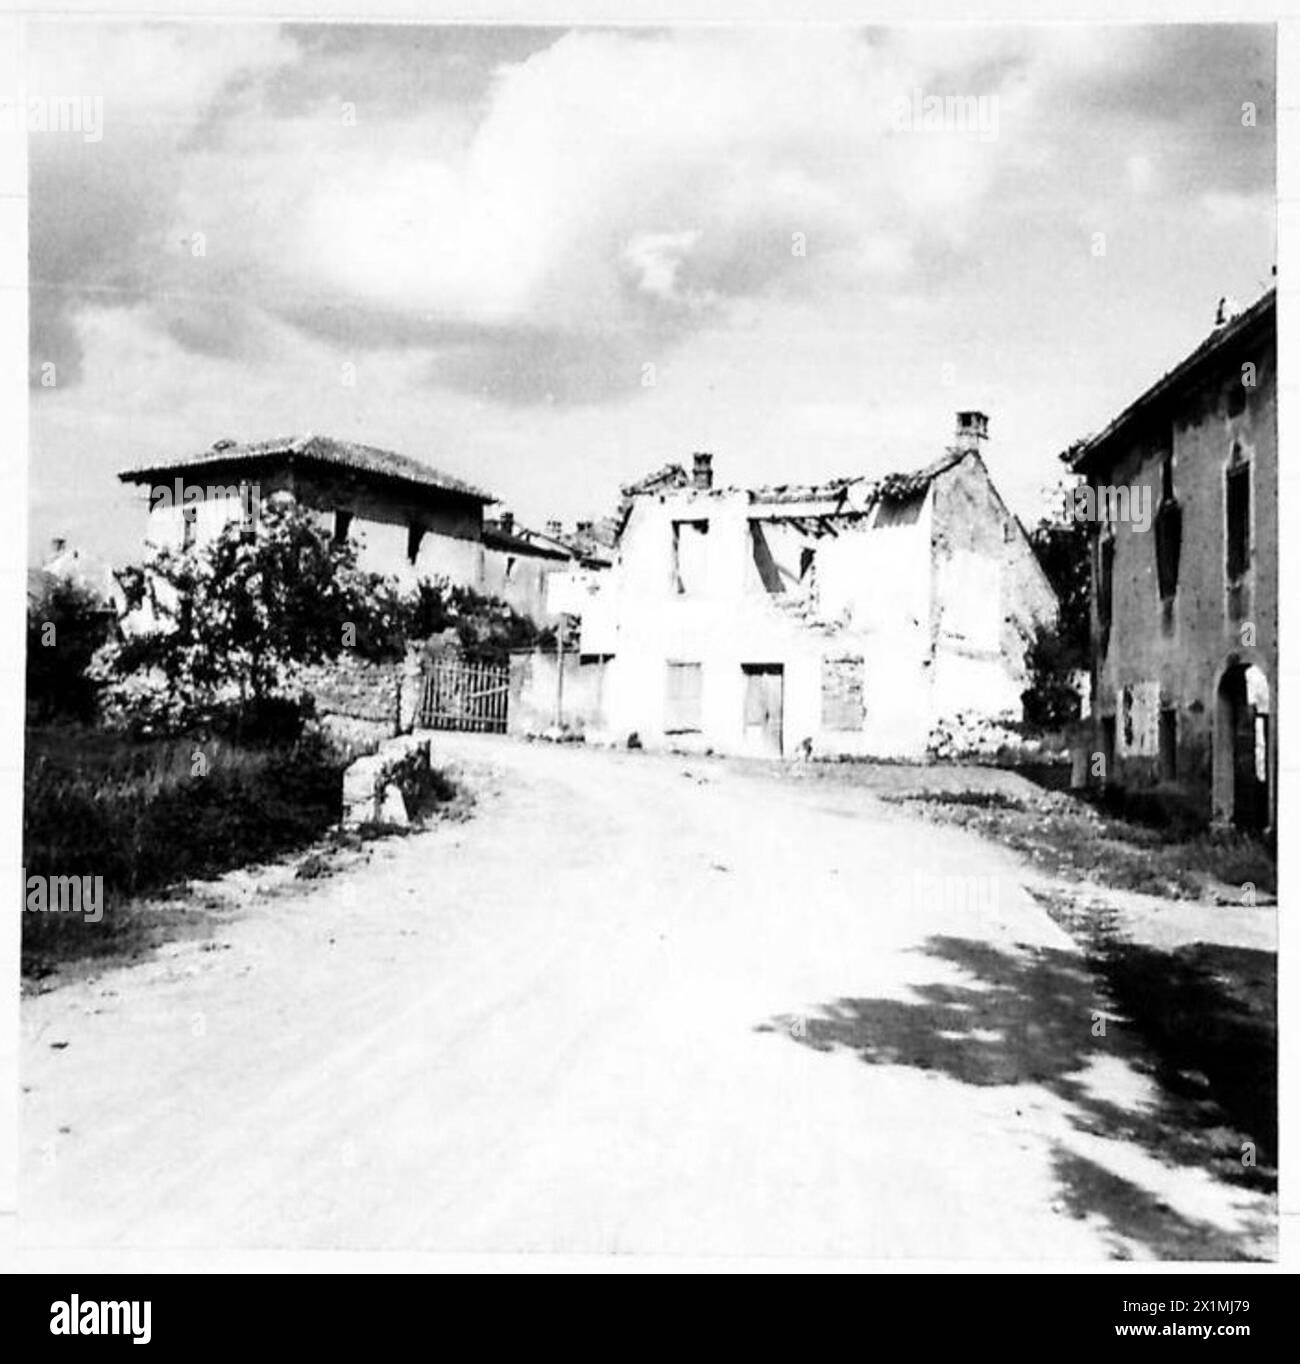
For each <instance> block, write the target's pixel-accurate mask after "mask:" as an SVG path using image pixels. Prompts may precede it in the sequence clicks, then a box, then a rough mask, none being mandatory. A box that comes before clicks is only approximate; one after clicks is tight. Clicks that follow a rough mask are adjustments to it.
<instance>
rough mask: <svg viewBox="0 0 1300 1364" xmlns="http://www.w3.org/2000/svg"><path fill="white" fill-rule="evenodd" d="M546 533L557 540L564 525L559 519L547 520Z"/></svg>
mask: <svg viewBox="0 0 1300 1364" xmlns="http://www.w3.org/2000/svg"><path fill="white" fill-rule="evenodd" d="M546 533H547V535H549V536H550V537H551V539H553V540H558V539H559V538H560V536H561V535H563V534H564V526H563V524H562V523H561V522H559V521H548V522H547V523H546Z"/></svg>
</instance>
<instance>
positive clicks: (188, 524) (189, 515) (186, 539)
mask: <svg viewBox="0 0 1300 1364" xmlns="http://www.w3.org/2000/svg"><path fill="white" fill-rule="evenodd" d="M198 515H199V509H198V508H197V507H196V506H195V505H194V504H193V503H192V502H191V503H190V505H189V506H188V507H186V508H185V510H184V511H183V512H182V513H181V517H182V520H183V521H184V523H185V529H184V530H183V532H182V539H181V546H182V548H184V549H189V547H190V546H191V545H192V544H193V543H194V524H195V522H196V521H197V519H198Z"/></svg>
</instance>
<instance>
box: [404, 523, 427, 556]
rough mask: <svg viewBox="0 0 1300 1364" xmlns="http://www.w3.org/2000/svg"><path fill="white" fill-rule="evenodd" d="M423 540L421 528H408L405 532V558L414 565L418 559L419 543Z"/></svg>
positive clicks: (422, 528)
mask: <svg viewBox="0 0 1300 1364" xmlns="http://www.w3.org/2000/svg"><path fill="white" fill-rule="evenodd" d="M423 539H424V527H423V526H409V527H407V531H406V557H407V559H408V561H409V562H411V563H414V562H415V561H416V559H418V558H419V557H420V541H421V540H423Z"/></svg>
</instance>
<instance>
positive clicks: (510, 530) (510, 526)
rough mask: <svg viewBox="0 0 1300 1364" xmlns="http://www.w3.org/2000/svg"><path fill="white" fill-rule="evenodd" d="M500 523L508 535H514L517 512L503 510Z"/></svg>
mask: <svg viewBox="0 0 1300 1364" xmlns="http://www.w3.org/2000/svg"><path fill="white" fill-rule="evenodd" d="M498 524H499V525H500V527H501V529H502V531H504V532H505V534H506V535H513V534H514V533H515V514H514V512H511V511H503V512H502V513H501V518H500V520H499V522H498Z"/></svg>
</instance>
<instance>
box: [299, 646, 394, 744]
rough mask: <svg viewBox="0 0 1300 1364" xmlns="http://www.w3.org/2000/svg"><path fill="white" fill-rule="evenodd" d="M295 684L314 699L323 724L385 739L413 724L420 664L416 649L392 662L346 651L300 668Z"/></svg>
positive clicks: (351, 733) (342, 731)
mask: <svg viewBox="0 0 1300 1364" xmlns="http://www.w3.org/2000/svg"><path fill="white" fill-rule="evenodd" d="M297 685H298V687H299V689H300V690H302V691H305V692H307V693H308V695H310V696H311V697H312V698H313V699H314V701H315V703H316V714H317V716H318V717H319V719H320V721H321V723H322V724H323V725H324V726H325V728H326V729H327V730H329V731H330V732H331V733H335V734H338V735H339V736H341V737H347V738H349V739H359V738H366V737H371V738H375V739H381V738H386V737H388V736H389V735H393V734H406V733H409V732H410V731H411V730H412V729H413V728H414V727H415V714H416V710H417V708H418V706H419V699H420V696H419V694H420V667H419V661H418V658H417V657H416V655H415V654H414V653H412V654H410V655H408V656H407V658H405V659H403V660H398V661H395V662H391V663H375V662H372V661H371V660H369V659H364V658H358V657H356V655H354V654H348V653H344V654H342V655H341V656H340V657H339V658H337V659H333V660H331V661H329V662H326V663H319V664H313V665H311V666H309V667H303V668H300V669H299V670H298V673H297Z"/></svg>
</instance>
